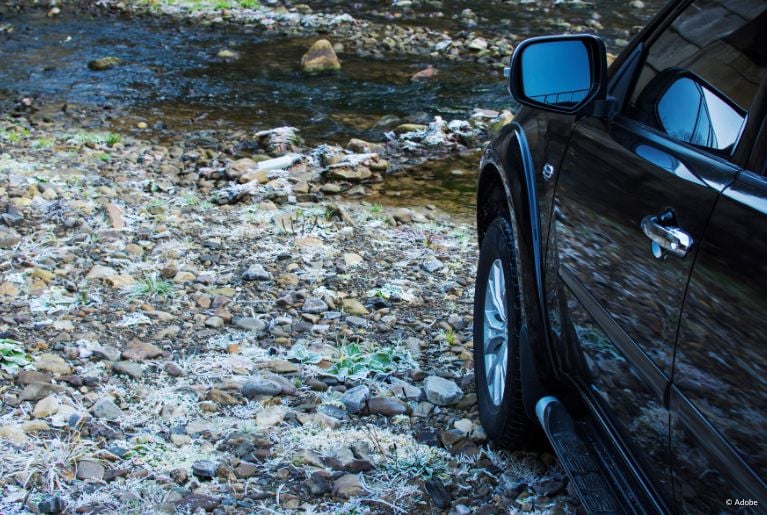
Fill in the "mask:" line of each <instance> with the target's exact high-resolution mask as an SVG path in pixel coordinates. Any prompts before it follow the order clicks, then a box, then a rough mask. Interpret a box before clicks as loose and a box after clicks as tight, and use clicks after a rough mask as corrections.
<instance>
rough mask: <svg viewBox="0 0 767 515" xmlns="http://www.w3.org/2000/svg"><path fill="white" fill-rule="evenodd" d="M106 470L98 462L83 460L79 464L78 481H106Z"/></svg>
mask: <svg viewBox="0 0 767 515" xmlns="http://www.w3.org/2000/svg"><path fill="white" fill-rule="evenodd" d="M105 472H106V469H105V468H104V466H103V465H102V464H101V463H99V462H97V461H90V460H82V461H79V462H77V479H79V480H81V481H84V480H88V479H95V480H97V481H101V480H102V479H104V473H105Z"/></svg>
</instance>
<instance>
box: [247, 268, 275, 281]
mask: <svg viewBox="0 0 767 515" xmlns="http://www.w3.org/2000/svg"><path fill="white" fill-rule="evenodd" d="M242 279H243V280H245V281H270V280H271V279H272V274H270V273H269V272H267V271H266V268H264V267H263V265H259V264H255V265H250V266H249V267H248V269H247V270H245V272H243V274H242Z"/></svg>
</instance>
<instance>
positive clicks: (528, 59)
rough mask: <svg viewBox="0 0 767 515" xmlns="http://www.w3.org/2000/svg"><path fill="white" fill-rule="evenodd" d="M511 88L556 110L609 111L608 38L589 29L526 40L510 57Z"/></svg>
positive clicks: (524, 100) (523, 100) (519, 97)
mask: <svg viewBox="0 0 767 515" xmlns="http://www.w3.org/2000/svg"><path fill="white" fill-rule="evenodd" d="M509 93H511V96H512V97H514V99H515V100H516V101H517V102H519V103H520V104H522V105H525V106H530V107H534V108H537V109H542V110H544V111H549V112H553V113H562V114H573V115H581V114H586V115H593V116H606V115H609V114H610V110H611V107H612V103H611V102H610V99H608V98H607V53H606V51H605V45H604V43H603V42H602V40H601V39H599V38H598V37H596V36H592V35H590V34H576V35H563V36H541V37H536V38H530V39H526V40H525V41H523V42H522V43H520V44H519V45H517V47H516V48H515V49H514V53H513V54H512V56H511V65H510V68H509Z"/></svg>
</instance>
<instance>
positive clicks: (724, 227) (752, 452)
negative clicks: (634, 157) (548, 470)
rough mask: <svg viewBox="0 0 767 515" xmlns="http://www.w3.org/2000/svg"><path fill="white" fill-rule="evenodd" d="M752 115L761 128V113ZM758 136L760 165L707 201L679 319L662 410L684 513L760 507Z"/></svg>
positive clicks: (764, 443)
mask: <svg viewBox="0 0 767 515" xmlns="http://www.w3.org/2000/svg"><path fill="white" fill-rule="evenodd" d="M765 64H767V63H765ZM765 89H767V84H765V86H764V87H763V88H762V91H761V93H760V95H761V104H762V105H764V102H765V96H766V95H767V91H765ZM752 115H753V116H752V120H753V121H754V122H756V123H755V125H761V124H762V123H763V119H764V114H763V112H762V113H761V116H760V115H758V114H757V113H752ZM765 130H767V128H763V129H762V132H761V134H762V137H761V140H760V141H758V142H757V148H756V149H755V151H761V152H753V153H752V155H757V154H758V155H759V156H760V157H759V158H757V159H755V160H752V162H751V166H749V167H748V168H747V169H746V170H744V171H742V172H741V173H740V174H738V177H737V178H736V179H735V181H734V182H733V183H732V184H731V185H729V186H728V187H727V189H725V190H724V192H723V193H722V196H721V198H720V199H719V201H718V202H717V205H716V208H715V209H714V213H713V215H712V217H711V222H710V223H709V227H708V228H707V230H706V234H705V237H704V240H703V241H702V242H701V244H700V246H699V250H698V256H697V259H696V264H695V268H694V271H693V274H692V277H691V278H690V284H689V287H688V292H687V296H686V299H685V305H684V310H683V313H682V320H681V326H680V331H679V341H678V344H677V354H676V360H675V365H674V379H673V388H672V390H671V395H670V401H671V402H670V409H671V415H672V418H671V448H672V461H673V471H674V483H675V485H676V486H677V487H676V489H675V490H676V495H677V500H678V502H679V504H680V505H681V506H683V509H684V511H686V512H699V511H748V512H758V511H763V510H764V508H763V506H765V505H766V504H767V487H766V486H765V480H766V479H767V433H765V430H764V428H765V427H766V426H767V347H765V343H766V342H767V317H766V316H765V314H766V313H767V179H765V176H764V174H765V172H767V170H766V169H765V164H766V163H765V161H764V153H763V151H764V150H767V139H766V138H767V136H765Z"/></svg>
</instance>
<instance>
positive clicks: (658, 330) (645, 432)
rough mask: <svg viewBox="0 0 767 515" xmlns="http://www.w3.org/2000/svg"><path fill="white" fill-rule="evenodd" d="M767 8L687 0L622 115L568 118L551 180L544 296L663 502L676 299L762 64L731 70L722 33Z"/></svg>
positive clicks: (647, 60) (596, 396) (667, 495)
mask: <svg viewBox="0 0 767 515" xmlns="http://www.w3.org/2000/svg"><path fill="white" fill-rule="evenodd" d="M733 7H737V8H738V9H744V10H746V11H747V12H748V17H746V16H741V15H738V14H733V12H732V10H731V8H733ZM765 9H767V5H766V3H765V2H763V1H762V0H750V1H749V0H738V1H737V2H727V1H726V0H719V1H713V0H696V1H694V2H692V3H691V4H690V5H689V6H688V7H687V8H685V10H684V11H682V13H681V15H679V16H678V17H677V18H676V19H675V20H673V23H671V24H670V25H669V26H667V27H665V28H664V29H662V30H661V31H660V32H659V33H657V34H655V35H652V36H651V39H650V40H648V41H647V47H646V54H645V57H644V61H643V64H642V65H641V68H640V73H639V75H638V79H637V80H636V83H635V84H634V86H633V87H632V89H631V91H630V93H629V95H628V101H627V102H626V106H625V107H624V108H623V109H622V112H621V113H620V114H619V115H618V116H617V117H616V118H615V119H614V120H613V121H607V120H604V119H596V118H587V119H584V120H582V121H581V122H580V123H579V124H578V125H577V126H576V129H575V132H574V134H573V137H572V140H571V143H570V146H569V148H568V152H567V155H566V158H565V160H564V162H563V165H562V169H561V172H560V176H559V179H558V184H557V189H556V204H555V210H556V211H555V218H554V224H555V226H554V230H553V231H552V238H553V241H552V242H550V246H551V248H553V249H556V250H555V252H556V256H557V258H558V276H559V278H560V279H561V283H563V284H564V286H565V287H564V288H562V289H561V298H553V299H551V298H550V299H548V300H549V302H554V303H558V304H559V305H560V307H561V308H562V309H561V311H562V313H563V315H562V320H561V321H560V323H561V325H562V327H563V329H561V331H560V332H561V334H562V336H563V337H564V338H563V339H564V341H565V342H566V343H565V344H566V345H568V346H569V347H568V351H567V352H569V356H570V360H569V363H568V364H567V366H569V367H570V371H571V375H572V377H573V378H575V380H576V382H577V383H578V384H580V386H581V388H582V389H583V391H584V392H585V393H586V394H587V397H589V398H590V399H591V403H592V406H591V407H592V409H593V410H594V411H596V412H597V414H598V416H599V417H600V418H601V419H602V420H603V421H604V422H605V424H606V425H607V426H608V428H610V429H611V430H612V434H613V436H615V437H616V438H618V439H619V441H620V443H621V444H622V446H623V447H624V448H625V449H626V450H627V451H628V456H627V461H628V462H629V465H635V466H636V468H637V470H642V471H643V474H644V480H645V483H646V484H648V485H651V488H653V489H654V490H655V494H656V496H657V497H660V498H662V499H665V500H670V499H673V498H674V491H673V484H672V476H671V457H670V448H669V435H670V430H669V420H670V418H669V417H670V412H669V410H668V407H669V402H668V392H669V387H670V383H671V376H672V371H673V361H674V350H675V344H676V341H677V329H678V327H679V321H680V313H681V307H682V304H683V300H684V296H685V291H686V287H687V281H688V279H689V277H690V275H691V271H692V268H693V263H694V261H695V256H696V253H697V251H698V243H699V242H701V241H702V240H703V235H704V232H705V229H706V226H707V224H708V221H709V218H710V216H711V213H712V212H713V210H714V206H715V204H716V202H717V199H718V197H719V194H720V193H721V192H722V191H723V190H724V189H725V188H726V187H727V186H728V185H729V184H730V183H731V182H732V181H733V180H734V179H735V177H736V176H737V174H738V172H739V166H738V165H737V164H736V161H737V160H736V159H735V158H734V156H735V155H737V152H738V151H739V149H740V145H741V141H742V139H743V128H744V127H745V125H746V119H747V108H748V106H749V105H750V103H751V100H752V99H753V97H754V95H755V91H756V87H758V84H759V81H760V80H759V79H758V73H759V72H758V70H757V71H756V74H757V81H756V84H753V83H752V80H753V77H752V76H751V75H749V74H750V73H751V72H752V71H753V70H751V71H746V72H743V70H742V69H741V70H740V71H741V73H734V71H733V70H732V69H731V67H730V66H729V64H732V59H737V58H743V53H742V52H741V53H740V55H737V53H736V52H733V51H731V47H732V45H731V43H728V41H729V40H731V39H732V38H736V39H737V38H738V37H740V34H741V33H740V32H739V31H742V30H744V27H747V26H748V24H749V20H751V19H753V18H756V17H758V15H759V13H761V12H762V11H764V10H765ZM728 38H729V39H728ZM728 52H729V54H728ZM724 56H727V57H728V59H724ZM723 62H726V63H727V64H728V66H724V67H723V66H722V63H723ZM735 65H737V66H740V67H741V68H742V67H745V68H748V67H747V66H745V63H743V62H740V63H735ZM744 106H745V107H744ZM554 325H555V327H557V324H556V323H555V324H554ZM555 332H556V329H555ZM640 474H641V473H640Z"/></svg>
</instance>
